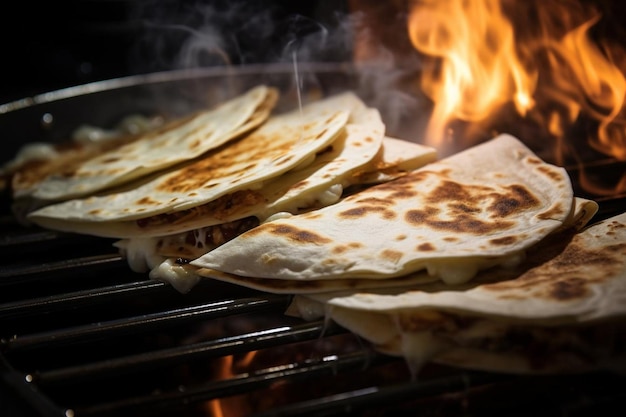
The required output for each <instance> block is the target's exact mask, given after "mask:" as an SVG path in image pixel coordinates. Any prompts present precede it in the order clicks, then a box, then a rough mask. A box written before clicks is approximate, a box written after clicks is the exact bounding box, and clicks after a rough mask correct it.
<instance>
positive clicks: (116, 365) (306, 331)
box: [33, 322, 345, 385]
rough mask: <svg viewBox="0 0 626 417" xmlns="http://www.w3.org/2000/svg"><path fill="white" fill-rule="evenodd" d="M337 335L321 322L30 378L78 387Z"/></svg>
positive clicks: (45, 373)
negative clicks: (126, 375) (76, 384)
mask: <svg viewBox="0 0 626 417" xmlns="http://www.w3.org/2000/svg"><path fill="white" fill-rule="evenodd" d="M340 333H345V330H344V329H342V328H340V327H339V326H336V325H330V324H324V323H322V322H314V323H307V324H303V325H299V326H283V327H276V328H270V329H266V330H263V331H258V332H253V333H247V334H243V335H237V336H233V337H226V338H221V339H216V340H211V341H209V342H204V343H196V344H192V345H188V346H181V347H176V348H172V349H162V350H159V351H153V352H147V353H142V354H138V355H131V356H127V357H123V358H117V359H111V360H106V361H101V362H95V363H90V364H88V365H83V366H75V367H68V368H63V369H57V370H52V371H47V372H39V373H37V374H35V375H33V380H34V381H36V382H37V383H38V384H40V385H50V384H54V385H57V384H62V383H69V382H71V383H80V382H81V381H84V380H93V379H97V378H102V377H105V376H110V375H122V374H128V373H130V372H138V371H141V370H143V369H146V368H155V367H162V366H170V365H176V364H180V363H183V362H186V361H191V360H193V359H196V358H199V357H202V358H211V357H219V356H224V355H228V354H236V353H242V352H249V351H253V350H260V349H264V348H268V347H273V346H280V345H283V344H287V343H294V342H302V341H308V340H314V339H317V338H319V337H321V336H322V335H324V336H331V335H335V334H340Z"/></svg>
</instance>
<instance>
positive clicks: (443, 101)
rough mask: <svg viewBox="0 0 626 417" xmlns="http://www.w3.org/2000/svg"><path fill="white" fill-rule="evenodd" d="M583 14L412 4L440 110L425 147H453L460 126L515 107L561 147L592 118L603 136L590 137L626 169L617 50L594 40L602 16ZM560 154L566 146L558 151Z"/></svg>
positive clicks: (414, 38) (442, 0)
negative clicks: (454, 125)
mask: <svg viewBox="0 0 626 417" xmlns="http://www.w3.org/2000/svg"><path fill="white" fill-rule="evenodd" d="M574 6H578V7H572V3H566V2H543V1H530V2H515V1H510V2H506V1H504V0H463V1H459V0H414V1H412V2H411V3H409V14H408V20H407V24H408V35H409V38H410V40H411V43H412V44H413V46H414V48H415V49H416V50H417V51H418V52H419V53H421V54H422V55H423V56H424V65H423V69H422V74H421V79H420V83H421V84H420V86H421V89H422V90H423V92H424V93H425V94H426V95H427V96H428V97H429V98H430V99H431V100H432V103H433V110H432V115H431V117H430V120H429V124H428V126H427V128H426V132H425V139H424V142H426V143H428V144H430V145H434V146H437V147H439V148H442V147H445V146H446V145H447V146H449V145H451V143H450V142H451V141H454V140H455V138H453V137H452V136H453V134H454V132H453V131H452V133H451V129H450V123H451V122H453V121H455V120H460V121H464V122H470V123H485V122H488V121H489V119H490V117H494V115H498V114H500V113H499V112H500V111H501V110H502V109H503V108H504V107H505V106H512V107H513V108H514V109H515V111H516V112H517V114H518V115H519V116H521V117H522V118H527V119H529V120H533V121H540V122H541V124H542V125H543V128H544V129H545V130H546V131H547V132H548V133H549V134H550V135H551V136H552V137H554V138H557V139H560V140H562V139H563V137H564V136H566V132H567V129H568V127H569V126H571V125H572V124H574V123H575V122H576V121H577V120H579V118H580V117H581V116H585V117H588V118H591V119H592V120H594V121H595V123H596V124H597V132H595V134H593V135H590V137H589V138H587V139H588V142H589V145H590V146H591V147H592V148H593V149H595V150H596V151H599V152H601V153H604V154H606V155H609V156H611V157H614V158H616V159H618V160H620V161H626V118H625V117H624V116H625V115H624V111H623V107H624V98H625V95H626V78H625V76H624V73H623V72H622V71H621V70H620V68H619V66H618V65H617V64H616V63H615V60H614V57H613V56H612V51H611V49H610V48H609V47H608V46H607V45H600V43H599V42H594V41H593V40H592V38H591V35H590V33H591V29H592V27H593V26H594V25H595V24H596V23H597V22H598V21H599V19H600V15H599V13H597V11H596V10H595V9H590V8H589V7H583V6H582V4H579V3H576V4H574ZM511 16H513V17H514V18H513V19H512V18H511ZM531 19H532V20H531ZM535 20H537V23H529V22H531V21H532V22H535ZM454 145H457V147H458V145H459V144H454ZM555 148H557V149H560V151H562V150H563V149H564V148H566V146H565V145H564V144H563V143H562V142H561V143H560V144H559V143H558V142H557V146H555Z"/></svg>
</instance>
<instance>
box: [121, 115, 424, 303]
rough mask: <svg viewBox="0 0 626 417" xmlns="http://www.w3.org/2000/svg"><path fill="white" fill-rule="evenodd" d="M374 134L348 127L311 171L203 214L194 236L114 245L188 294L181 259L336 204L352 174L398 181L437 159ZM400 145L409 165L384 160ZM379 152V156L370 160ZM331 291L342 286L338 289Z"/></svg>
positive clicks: (135, 264) (191, 280) (188, 277)
mask: <svg viewBox="0 0 626 417" xmlns="http://www.w3.org/2000/svg"><path fill="white" fill-rule="evenodd" d="M374 132H375V131H372V130H371V129H365V127H364V126H363V125H354V124H348V125H347V126H346V129H345V132H344V134H342V135H341V137H340V138H339V139H337V140H336V141H335V142H333V144H332V149H327V150H325V151H324V152H322V153H320V154H319V155H318V157H317V158H316V159H315V161H314V162H313V163H311V164H310V165H309V166H307V167H306V168H303V169H301V170H297V171H290V172H287V173H285V174H283V175H282V176H280V177H278V178H277V179H276V180H274V181H270V182H268V183H267V184H266V185H264V186H263V187H262V188H261V189H259V190H255V191H250V192H254V193H258V194H260V195H262V196H264V197H263V198H261V199H258V200H255V201H258V203H257V204H252V205H241V206H233V207H232V208H230V209H229V210H228V213H225V212H224V211H223V210H217V209H216V210H215V211H207V212H206V214H205V215H203V216H201V217H198V218H197V219H195V220H193V221H192V222H193V224H194V225H196V226H197V227H196V228H195V229H194V230H189V231H187V232H182V233H175V234H168V235H165V236H155V237H148V238H146V237H138V238H130V239H123V240H121V241H118V242H116V243H115V245H116V246H117V247H118V248H120V250H121V251H122V253H123V254H124V256H125V258H126V259H127V260H128V262H129V265H130V266H131V269H133V270H134V271H136V272H145V271H148V270H150V277H151V278H153V279H160V280H163V281H167V282H169V283H171V284H172V285H173V286H174V287H176V289H178V290H179V291H181V292H188V291H189V290H190V289H191V288H192V287H193V286H194V285H195V284H196V283H197V282H198V280H199V278H198V277H197V276H194V275H193V274H194V272H193V271H194V270H195V269H196V268H195V267H194V268H191V267H190V266H189V265H186V264H184V262H181V261H180V259H185V260H190V259H195V258H197V257H199V256H202V255H203V254H205V253H207V252H208V251H210V250H213V249H214V248H215V247H217V246H219V245H220V244H222V243H223V242H224V241H225V240H228V239H230V238H232V237H234V236H236V235H238V234H240V233H242V232H244V231H246V230H248V229H250V228H252V227H256V226H257V225H258V224H259V223H261V222H264V221H268V220H271V219H272V218H276V217H285V216H291V215H294V214H298V213H302V212H305V211H307V210H311V209H313V208H315V207H323V206H326V205H330V204H334V203H335V202H336V201H337V200H338V199H339V198H340V196H341V195H342V191H343V190H344V188H346V187H347V186H349V185H351V184H353V182H354V181H356V180H360V179H362V178H363V175H360V174H359V175H355V174H353V173H354V172H355V171H358V172H359V173H367V172H370V171H369V170H370V169H373V170H376V169H378V167H380V166H384V167H386V174H385V176H386V177H389V176H390V175H391V174H390V173H391V172H393V175H394V176H398V175H401V173H402V172H403V170H401V169H398V168H396V166H398V165H402V166H405V165H406V164H408V165H410V166H414V165H416V164H418V163H421V164H425V163H427V161H430V160H434V159H436V152H435V150H434V149H433V148H429V147H426V146H422V145H418V144H410V145H412V146H407V144H404V143H400V142H401V141H399V140H397V139H394V140H391V141H389V140H388V138H384V139H383V140H382V148H380V147H379V146H380V142H379V141H378V140H375V139H373V138H375V137H376V136H377V135H372V133H374ZM368 138H369V140H368ZM398 144H400V146H401V147H402V149H403V150H406V151H408V152H407V153H406V154H405V155H406V157H407V161H405V160H403V159H402V158H393V159H391V160H387V159H386V158H387V157H388V156H389V155H393V154H394V151H393V150H392V149H390V148H393V147H395V146H398ZM377 148H379V149H378V154H377V155H376V157H375V158H374V159H372V157H373V155H374V154H375V153H376V151H377ZM383 149H386V151H383ZM368 159H369V161H368ZM214 208H215V207H214ZM178 226H180V224H175V225H169V227H171V228H176V227H178ZM185 228H186V227H185ZM185 228H183V229H185ZM165 258H173V259H169V260H165ZM370 285H371V283H370ZM334 288H344V286H343V284H341V285H339V286H335V287H334Z"/></svg>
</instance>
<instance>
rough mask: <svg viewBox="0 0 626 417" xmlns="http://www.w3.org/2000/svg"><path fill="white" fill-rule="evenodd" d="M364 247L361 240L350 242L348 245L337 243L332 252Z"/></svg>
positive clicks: (338, 252)
mask: <svg viewBox="0 0 626 417" xmlns="http://www.w3.org/2000/svg"><path fill="white" fill-rule="evenodd" d="M361 247H363V243H360V242H351V243H348V244H347V245H336V246H334V247H333V249H332V252H333V253H336V254H341V253H344V252H347V251H350V250H351V249H358V248H361Z"/></svg>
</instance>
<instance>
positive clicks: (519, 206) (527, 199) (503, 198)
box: [487, 184, 540, 217]
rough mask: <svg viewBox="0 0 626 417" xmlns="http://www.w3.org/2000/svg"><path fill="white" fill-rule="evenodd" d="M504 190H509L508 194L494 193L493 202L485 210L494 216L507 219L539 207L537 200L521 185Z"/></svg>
mask: <svg viewBox="0 0 626 417" xmlns="http://www.w3.org/2000/svg"><path fill="white" fill-rule="evenodd" d="M505 189H508V190H509V193H508V194H504V195H503V194H500V193H495V192H494V193H493V194H492V196H493V199H494V200H495V201H494V202H493V204H492V205H491V206H489V207H488V208H487V209H488V210H489V211H491V212H493V213H494V216H497V217H508V216H511V215H513V214H516V213H518V212H522V211H526V210H528V209H531V208H534V207H538V206H539V205H540V202H539V199H537V197H535V196H534V195H533V194H532V193H531V192H530V191H529V190H528V189H527V188H526V187H525V186H523V185H519V184H514V185H511V186H509V187H505Z"/></svg>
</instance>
